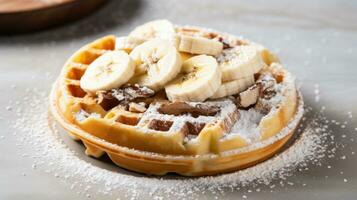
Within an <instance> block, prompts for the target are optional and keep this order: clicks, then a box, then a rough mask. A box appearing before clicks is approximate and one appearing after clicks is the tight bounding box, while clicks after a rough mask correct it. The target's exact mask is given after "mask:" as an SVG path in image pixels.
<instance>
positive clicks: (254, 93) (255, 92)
mask: <svg viewBox="0 0 357 200" xmlns="http://www.w3.org/2000/svg"><path fill="white" fill-rule="evenodd" d="M259 93H260V85H257V84H255V85H253V86H251V87H250V88H248V89H247V90H245V91H244V92H241V93H239V95H238V97H237V104H238V107H243V108H247V107H249V106H251V105H253V104H255V103H257V101H258V97H259Z"/></svg>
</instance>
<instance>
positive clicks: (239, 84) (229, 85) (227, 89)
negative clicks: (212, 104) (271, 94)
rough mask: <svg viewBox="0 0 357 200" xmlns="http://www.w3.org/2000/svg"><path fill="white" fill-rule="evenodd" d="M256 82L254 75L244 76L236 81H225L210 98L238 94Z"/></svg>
mask: <svg viewBox="0 0 357 200" xmlns="http://www.w3.org/2000/svg"><path fill="white" fill-rule="evenodd" d="M253 84H254V75H251V76H248V77H244V78H241V79H238V80H234V81H228V82H223V83H222V85H221V86H220V87H219V88H218V90H217V92H216V93H214V94H213V95H212V96H211V97H210V98H211V99H217V98H221V97H226V96H229V95H233V94H238V93H240V92H242V91H244V90H246V89H247V88H248V87H250V86H252V85H253Z"/></svg>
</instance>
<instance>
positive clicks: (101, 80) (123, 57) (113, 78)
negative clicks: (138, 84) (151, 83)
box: [80, 51, 135, 93]
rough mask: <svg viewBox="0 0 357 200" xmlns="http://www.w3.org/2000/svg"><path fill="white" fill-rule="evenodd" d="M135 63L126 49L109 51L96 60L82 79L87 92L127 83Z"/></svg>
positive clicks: (81, 81) (83, 87) (81, 84)
mask: <svg viewBox="0 0 357 200" xmlns="http://www.w3.org/2000/svg"><path fill="white" fill-rule="evenodd" d="M134 70H135V63H134V61H133V60H132V59H131V58H130V57H129V55H128V54H127V53H126V52H124V51H109V52H106V53H105V54H103V55H101V56H100V57H98V58H97V59H96V60H94V61H93V62H92V63H91V64H90V65H89V66H88V68H87V70H86V71H85V73H84V75H83V76H82V78H81V80H80V86H81V88H82V89H84V90H85V91H87V92H93V93H94V92H96V91H98V90H110V89H113V88H118V87H120V86H121V85H122V84H124V83H126V82H127V81H128V80H129V79H130V78H131V77H132V76H133V75H134Z"/></svg>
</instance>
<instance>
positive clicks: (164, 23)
mask: <svg viewBox="0 0 357 200" xmlns="http://www.w3.org/2000/svg"><path fill="white" fill-rule="evenodd" d="M175 35H176V32H175V27H174V25H173V24H172V23H171V22H169V21H168V20H155V21H151V22H147V23H145V24H143V25H141V26H138V27H136V28H135V29H134V30H133V31H132V32H131V33H130V34H129V36H130V37H137V38H144V39H146V40H151V39H154V38H160V39H164V40H169V41H172V40H173V39H174V38H175Z"/></svg>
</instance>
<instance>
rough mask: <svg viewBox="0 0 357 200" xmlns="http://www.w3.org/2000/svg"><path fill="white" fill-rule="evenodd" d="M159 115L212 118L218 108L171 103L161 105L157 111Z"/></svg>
mask: <svg viewBox="0 0 357 200" xmlns="http://www.w3.org/2000/svg"><path fill="white" fill-rule="evenodd" d="M158 111H159V113H161V114H168V115H175V116H177V115H183V114H191V115H192V116H193V117H198V116H200V115H203V116H214V115H216V114H217V113H218V111H219V108H218V107H215V106H208V105H205V104H196V105H195V106H191V105H189V104H187V103H185V102H173V103H165V104H163V105H161V107H160V108H159V109H158Z"/></svg>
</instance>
